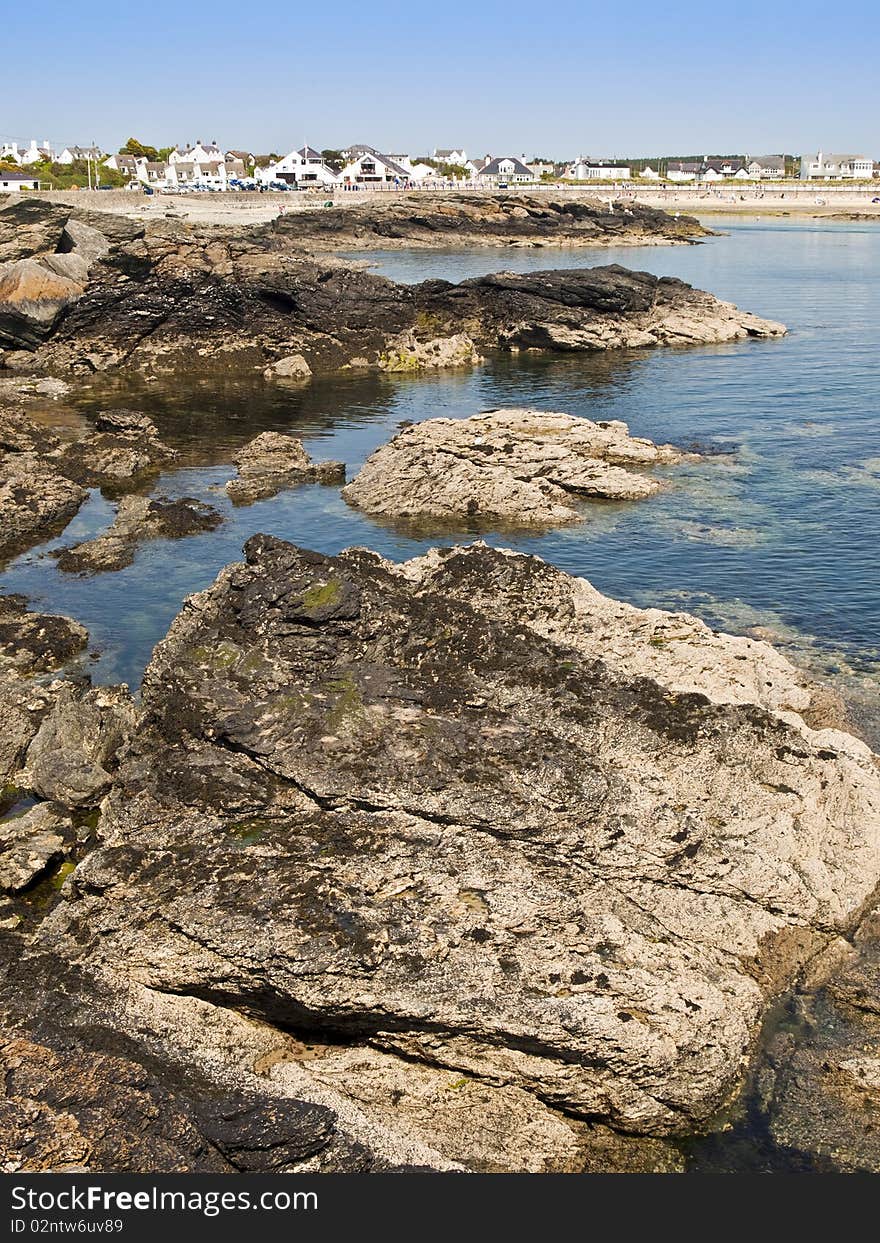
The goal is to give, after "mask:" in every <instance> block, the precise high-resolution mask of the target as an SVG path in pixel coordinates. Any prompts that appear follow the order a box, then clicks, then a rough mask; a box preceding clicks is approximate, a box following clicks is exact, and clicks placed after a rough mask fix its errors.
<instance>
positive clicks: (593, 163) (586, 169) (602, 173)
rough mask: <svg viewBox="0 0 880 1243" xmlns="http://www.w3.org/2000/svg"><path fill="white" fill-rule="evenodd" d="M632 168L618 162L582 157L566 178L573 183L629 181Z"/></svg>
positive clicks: (573, 165)
mask: <svg viewBox="0 0 880 1243" xmlns="http://www.w3.org/2000/svg"><path fill="white" fill-rule="evenodd" d="M630 174H631V170H630V166H629V165H628V164H621V163H619V161H617V160H589V159H586V158H585V157H584V156H580V157H579V158H578V159H576V160H575V162H574V164H572V165H571V167H570V168H569V169H567V170H566V173H565V176H566V177H567V178H570V179H571V180H573V181H629V179H630Z"/></svg>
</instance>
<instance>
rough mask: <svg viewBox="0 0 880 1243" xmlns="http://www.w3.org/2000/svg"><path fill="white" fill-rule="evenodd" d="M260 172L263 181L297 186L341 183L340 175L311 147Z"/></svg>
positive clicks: (301, 148)
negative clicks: (281, 182) (282, 182)
mask: <svg viewBox="0 0 880 1243" xmlns="http://www.w3.org/2000/svg"><path fill="white" fill-rule="evenodd" d="M260 172H261V180H263V181H286V182H287V183H288V184H290V185H297V186H335V185H337V184H338V182H339V174H338V173H335V172H334V171H333V169H332V168H330V166H329V165H328V164H325V163H324V157H323V156H322V155H321V152H320V151H316V150H315V148H314V147H309V146H305V147H300V149H299V150H298V151H291V152H290V154H289V155H285V156H284V157H283V158H282V159H280V160H277V161H276V162H275V163H274V164H270V165H269V166H268V168H265V169H261V170H260Z"/></svg>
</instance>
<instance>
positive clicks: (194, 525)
mask: <svg viewBox="0 0 880 1243" xmlns="http://www.w3.org/2000/svg"><path fill="white" fill-rule="evenodd" d="M222 521H223V519H222V517H221V515H220V514H219V513H218V511H217V510H216V509H214V507H213V506H211V505H208V504H206V503H205V502H204V501H199V500H196V499H195V498H194V497H191V496H184V497H177V498H175V499H173V500H172V499H169V498H167V497H148V496H125V497H123V498H122V500H121V501H120V502H119V506H118V508H117V511H116V517H115V518H114V520H113V522H112V524H111V525H110V527H109V528H108V530H107V531H105V532H104V534H103V535H99V536H97V537H96V538H95V539H93V540H88V541H86V542H85V543H82V544H75V545H74V546H73V547H71V548H63V549H61V550H60V551H59V552H58V553H56V554H55V557H56V560H57V562H58V567H59V569H61V570H64V571H65V572H66V573H71V574H103V573H107V572H109V571H112V570H121V569H123V568H124V567H125V566H127V565H131V563H132V561H133V560H134V556H135V553H136V551H137V549H138V547H139V546H140V545H141V544H143V543H146V542H148V541H149V540H155V539H184V538H186V537H187V536H190V535H199V534H201V533H202V532H203V531H212V530H214V529H215V528H216V527H218V526H219V525H220V523H221V522H222Z"/></svg>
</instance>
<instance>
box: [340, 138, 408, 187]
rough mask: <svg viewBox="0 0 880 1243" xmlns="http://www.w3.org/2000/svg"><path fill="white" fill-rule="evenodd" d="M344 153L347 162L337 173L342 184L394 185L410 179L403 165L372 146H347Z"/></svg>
mask: <svg viewBox="0 0 880 1243" xmlns="http://www.w3.org/2000/svg"><path fill="white" fill-rule="evenodd" d="M358 151H359V152H360V154H357V152H358ZM345 154H346V156H347V157H348V163H347V164H346V165H345V167H344V168H343V170H342V172H341V173H340V174H339V181H340V182H342V184H343V185H395V184H400V183H401V182H406V181H409V180H410V174H409V173H408V172H407V170H406V169H405V168H404V167H403V165H401V164H398V163H397V161H396V160H393V159H392V158H391V156H390V155H383V154H382V153H381V152H379V151H376V150H375V149H374V148H372V147H361V148H349V150H348V151H347V152H346V153H345Z"/></svg>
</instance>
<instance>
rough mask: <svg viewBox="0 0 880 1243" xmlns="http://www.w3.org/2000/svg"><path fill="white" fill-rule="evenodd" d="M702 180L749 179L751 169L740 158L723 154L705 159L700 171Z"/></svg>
mask: <svg viewBox="0 0 880 1243" xmlns="http://www.w3.org/2000/svg"><path fill="white" fill-rule="evenodd" d="M698 178H699V180H700V181H730V180H734V179H735V180H737V181H748V179H749V170H748V169H747V168H746V166H745V164H744V163H743V161H742V160H740V159H736V158H733V159H727V158H725V157H723V156H718V157H710V156H706V157H705V158H704V159H703V163H702V166H701V168H700V171H699V173H698Z"/></svg>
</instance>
